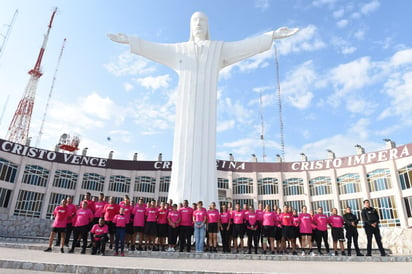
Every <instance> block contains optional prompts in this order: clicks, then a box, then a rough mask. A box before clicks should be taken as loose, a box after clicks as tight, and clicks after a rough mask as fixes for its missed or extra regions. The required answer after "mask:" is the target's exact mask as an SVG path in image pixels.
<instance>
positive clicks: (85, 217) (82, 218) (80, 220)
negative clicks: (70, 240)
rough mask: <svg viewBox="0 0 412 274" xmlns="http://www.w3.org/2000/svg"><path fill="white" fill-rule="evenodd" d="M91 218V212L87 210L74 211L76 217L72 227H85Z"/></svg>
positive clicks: (92, 216)
mask: <svg viewBox="0 0 412 274" xmlns="http://www.w3.org/2000/svg"><path fill="white" fill-rule="evenodd" d="M93 218H94V215H93V212H92V211H91V210H90V209H89V208H86V209H83V208H80V209H78V210H77V211H76V217H75V220H74V222H73V223H74V226H85V225H88V224H89V223H90V222H91V221H92V220H93Z"/></svg>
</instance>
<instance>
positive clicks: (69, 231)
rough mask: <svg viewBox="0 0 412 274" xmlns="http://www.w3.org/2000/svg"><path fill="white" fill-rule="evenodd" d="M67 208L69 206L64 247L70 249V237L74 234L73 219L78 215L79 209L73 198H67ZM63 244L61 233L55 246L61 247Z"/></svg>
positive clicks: (58, 234)
mask: <svg viewBox="0 0 412 274" xmlns="http://www.w3.org/2000/svg"><path fill="white" fill-rule="evenodd" d="M66 206H67V224H66V231H65V232H66V237H65V240H64V245H65V246H67V247H69V241H70V236H71V234H72V232H73V220H72V219H73V217H74V215H75V214H76V210H77V207H76V205H74V204H73V200H72V197H70V196H67V197H66ZM60 243H61V233H57V239H56V244H55V246H60Z"/></svg>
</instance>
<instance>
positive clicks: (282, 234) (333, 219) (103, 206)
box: [45, 193, 387, 256]
mask: <svg viewBox="0 0 412 274" xmlns="http://www.w3.org/2000/svg"><path fill="white" fill-rule="evenodd" d="M364 206H365V207H364V208H363V210H362V212H361V216H362V221H363V224H364V228H365V232H366V236H367V253H366V256H371V254H372V237H373V236H375V240H376V242H377V245H378V248H379V251H380V253H381V256H387V254H386V252H385V250H384V248H383V246H382V241H381V235H380V231H379V214H378V212H377V211H376V209H374V208H373V207H371V206H370V202H369V200H365V201H364ZM53 215H54V217H55V218H54V222H53V224H52V232H51V233H50V238H49V247H48V248H47V249H46V250H45V251H46V252H48V251H51V250H52V245H53V241H54V238H55V236H56V234H58V240H57V242H56V245H57V246H60V250H61V252H62V253H64V246H67V247H68V246H69V239H70V236H71V234H72V233H73V241H72V245H71V248H70V249H69V251H68V252H69V253H73V252H74V250H75V248H76V247H78V246H80V242H79V241H80V240H82V246H81V247H82V250H81V254H85V253H86V248H87V247H91V248H92V251H91V254H101V255H105V249H106V244H107V242H109V248H110V249H113V245H114V255H115V256H116V255H119V253H120V255H121V256H124V251H125V245H126V247H127V248H128V250H129V251H135V250H140V251H143V250H149V251H150V250H152V251H169V252H173V251H177V250H178V251H180V252H183V251H186V252H190V251H191V246H192V235H193V236H194V243H195V251H196V252H204V251H205V247H204V244H205V239H207V248H206V249H207V250H208V251H209V252H217V247H218V233H219V232H220V236H221V245H222V251H223V253H229V252H232V253H239V252H241V253H243V252H247V253H248V254H251V253H252V252H253V253H255V254H258V250H259V247H262V253H263V254H268V253H270V254H281V255H282V254H289V253H291V254H293V255H297V243H296V242H297V241H298V242H299V246H300V249H301V250H300V252H301V254H302V256H304V255H311V256H315V255H316V254H317V255H323V254H322V249H321V247H322V241H323V243H324V247H325V249H326V253H327V254H329V255H332V256H337V255H338V249H340V252H341V255H348V256H351V255H352V243H353V245H354V248H355V252H356V255H357V256H363V254H362V253H361V252H360V249H359V246H358V236H359V233H358V230H357V225H358V222H359V220H358V218H357V216H356V215H355V214H353V213H352V212H351V208H350V207H348V208H346V211H345V214H344V215H343V216H340V215H338V211H337V209H336V208H333V209H332V214H331V215H330V216H327V215H325V214H324V213H323V209H322V208H321V207H320V208H318V209H317V213H316V214H315V213H314V212H313V211H312V210H311V211H310V212H308V210H307V207H306V206H303V207H302V209H301V213H300V214H298V213H297V210H293V209H292V208H290V207H289V206H287V205H285V206H284V207H283V209H280V208H274V210H272V208H271V207H270V205H266V206H265V207H263V205H262V204H259V207H258V209H256V210H255V209H254V208H253V206H248V205H246V204H245V205H243V208H241V206H240V204H238V203H237V204H236V205H235V208H232V204H231V203H228V204H227V205H222V207H221V210H220V211H219V210H218V209H217V208H216V204H215V203H214V202H212V203H211V204H210V206H209V208H208V209H206V208H204V207H203V203H202V201H199V202H197V203H193V204H192V207H190V206H189V202H188V201H187V200H185V201H183V203H181V204H180V205H179V206H178V205H177V204H173V202H172V201H169V203H164V202H161V203H160V204H157V203H156V201H154V200H152V201H151V202H150V203H148V204H145V203H144V200H143V199H139V200H138V202H137V204H136V205H133V204H132V203H131V201H130V199H129V197H128V196H127V195H126V196H125V197H124V200H123V201H121V202H120V203H119V204H116V203H115V200H114V198H113V197H110V198H109V202H106V201H105V197H104V194H103V193H101V194H100V195H99V197H98V198H94V199H92V198H91V195H90V193H87V194H86V196H85V199H84V200H83V201H82V202H81V203H80V205H79V208H78V207H77V206H76V205H74V204H73V203H72V200H71V198H70V197H68V198H67V199H64V200H62V201H61V204H60V205H59V206H57V207H56V208H55V210H54V212H53ZM328 226H329V227H331V233H332V239H333V252H331V251H330V247H329V243H328ZM344 228H345V230H346V239H347V250H346V252H345V248H344V242H345V235H344ZM89 233H90V244H89V246H88V245H87V238H88V235H89ZM206 233H207V234H206ZM245 235H246V236H247V249H244V236H245ZM166 240H167V241H166ZM315 242H316V249H317V253H315V252H314V251H313V245H314V243H315ZM338 244H339V246H338Z"/></svg>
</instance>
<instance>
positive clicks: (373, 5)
mask: <svg viewBox="0 0 412 274" xmlns="http://www.w3.org/2000/svg"><path fill="white" fill-rule="evenodd" d="M380 5H381V4H380V3H379V1H378V0H372V1H370V2H369V3H366V4H364V5H362V6H361V7H360V12H361V13H362V14H364V15H368V14H370V13H371V12H374V11H375V10H377V9H378V8H379V6H380Z"/></svg>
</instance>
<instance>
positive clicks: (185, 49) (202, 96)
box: [108, 12, 298, 204]
mask: <svg viewBox="0 0 412 274" xmlns="http://www.w3.org/2000/svg"><path fill="white" fill-rule="evenodd" d="M297 31H298V29H289V28H286V27H282V28H279V29H277V30H276V31H271V32H268V33H264V34H262V35H259V36H257V37H253V38H249V39H245V40H241V41H236V42H223V41H211V40H210V35H209V28H208V19H207V16H206V15H205V14H204V13H202V12H195V13H194V14H193V15H192V17H191V19H190V39H189V41H188V42H183V43H175V44H165V43H154V42H149V41H145V40H143V39H141V38H139V37H133V36H127V35H125V34H120V33H119V34H108V37H109V38H110V39H111V40H113V41H114V42H117V43H122V44H129V45H130V51H131V52H132V53H135V54H137V55H141V56H144V57H146V58H148V59H150V60H153V61H155V62H158V63H161V64H163V65H166V66H168V67H170V68H172V69H173V70H175V71H176V72H177V74H178V75H179V84H178V91H177V92H178V95H177V102H176V121H175V130H174V140H173V159H172V160H173V164H172V175H171V181H170V187H169V197H168V198H169V199H173V201H175V202H182V201H183V200H184V199H187V200H189V201H192V202H197V201H203V202H204V203H205V204H209V203H210V202H212V201H214V202H217V201H218V195H217V180H216V104H217V84H218V79H219V72H220V70H221V69H222V68H224V67H227V66H229V65H232V64H234V63H236V62H239V61H241V60H243V59H246V58H249V57H251V56H253V55H256V54H258V53H261V52H264V51H267V50H269V49H270V48H271V46H272V42H273V40H274V39H281V38H286V37H289V36H291V35H293V34H295V33H296V32H297Z"/></svg>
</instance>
